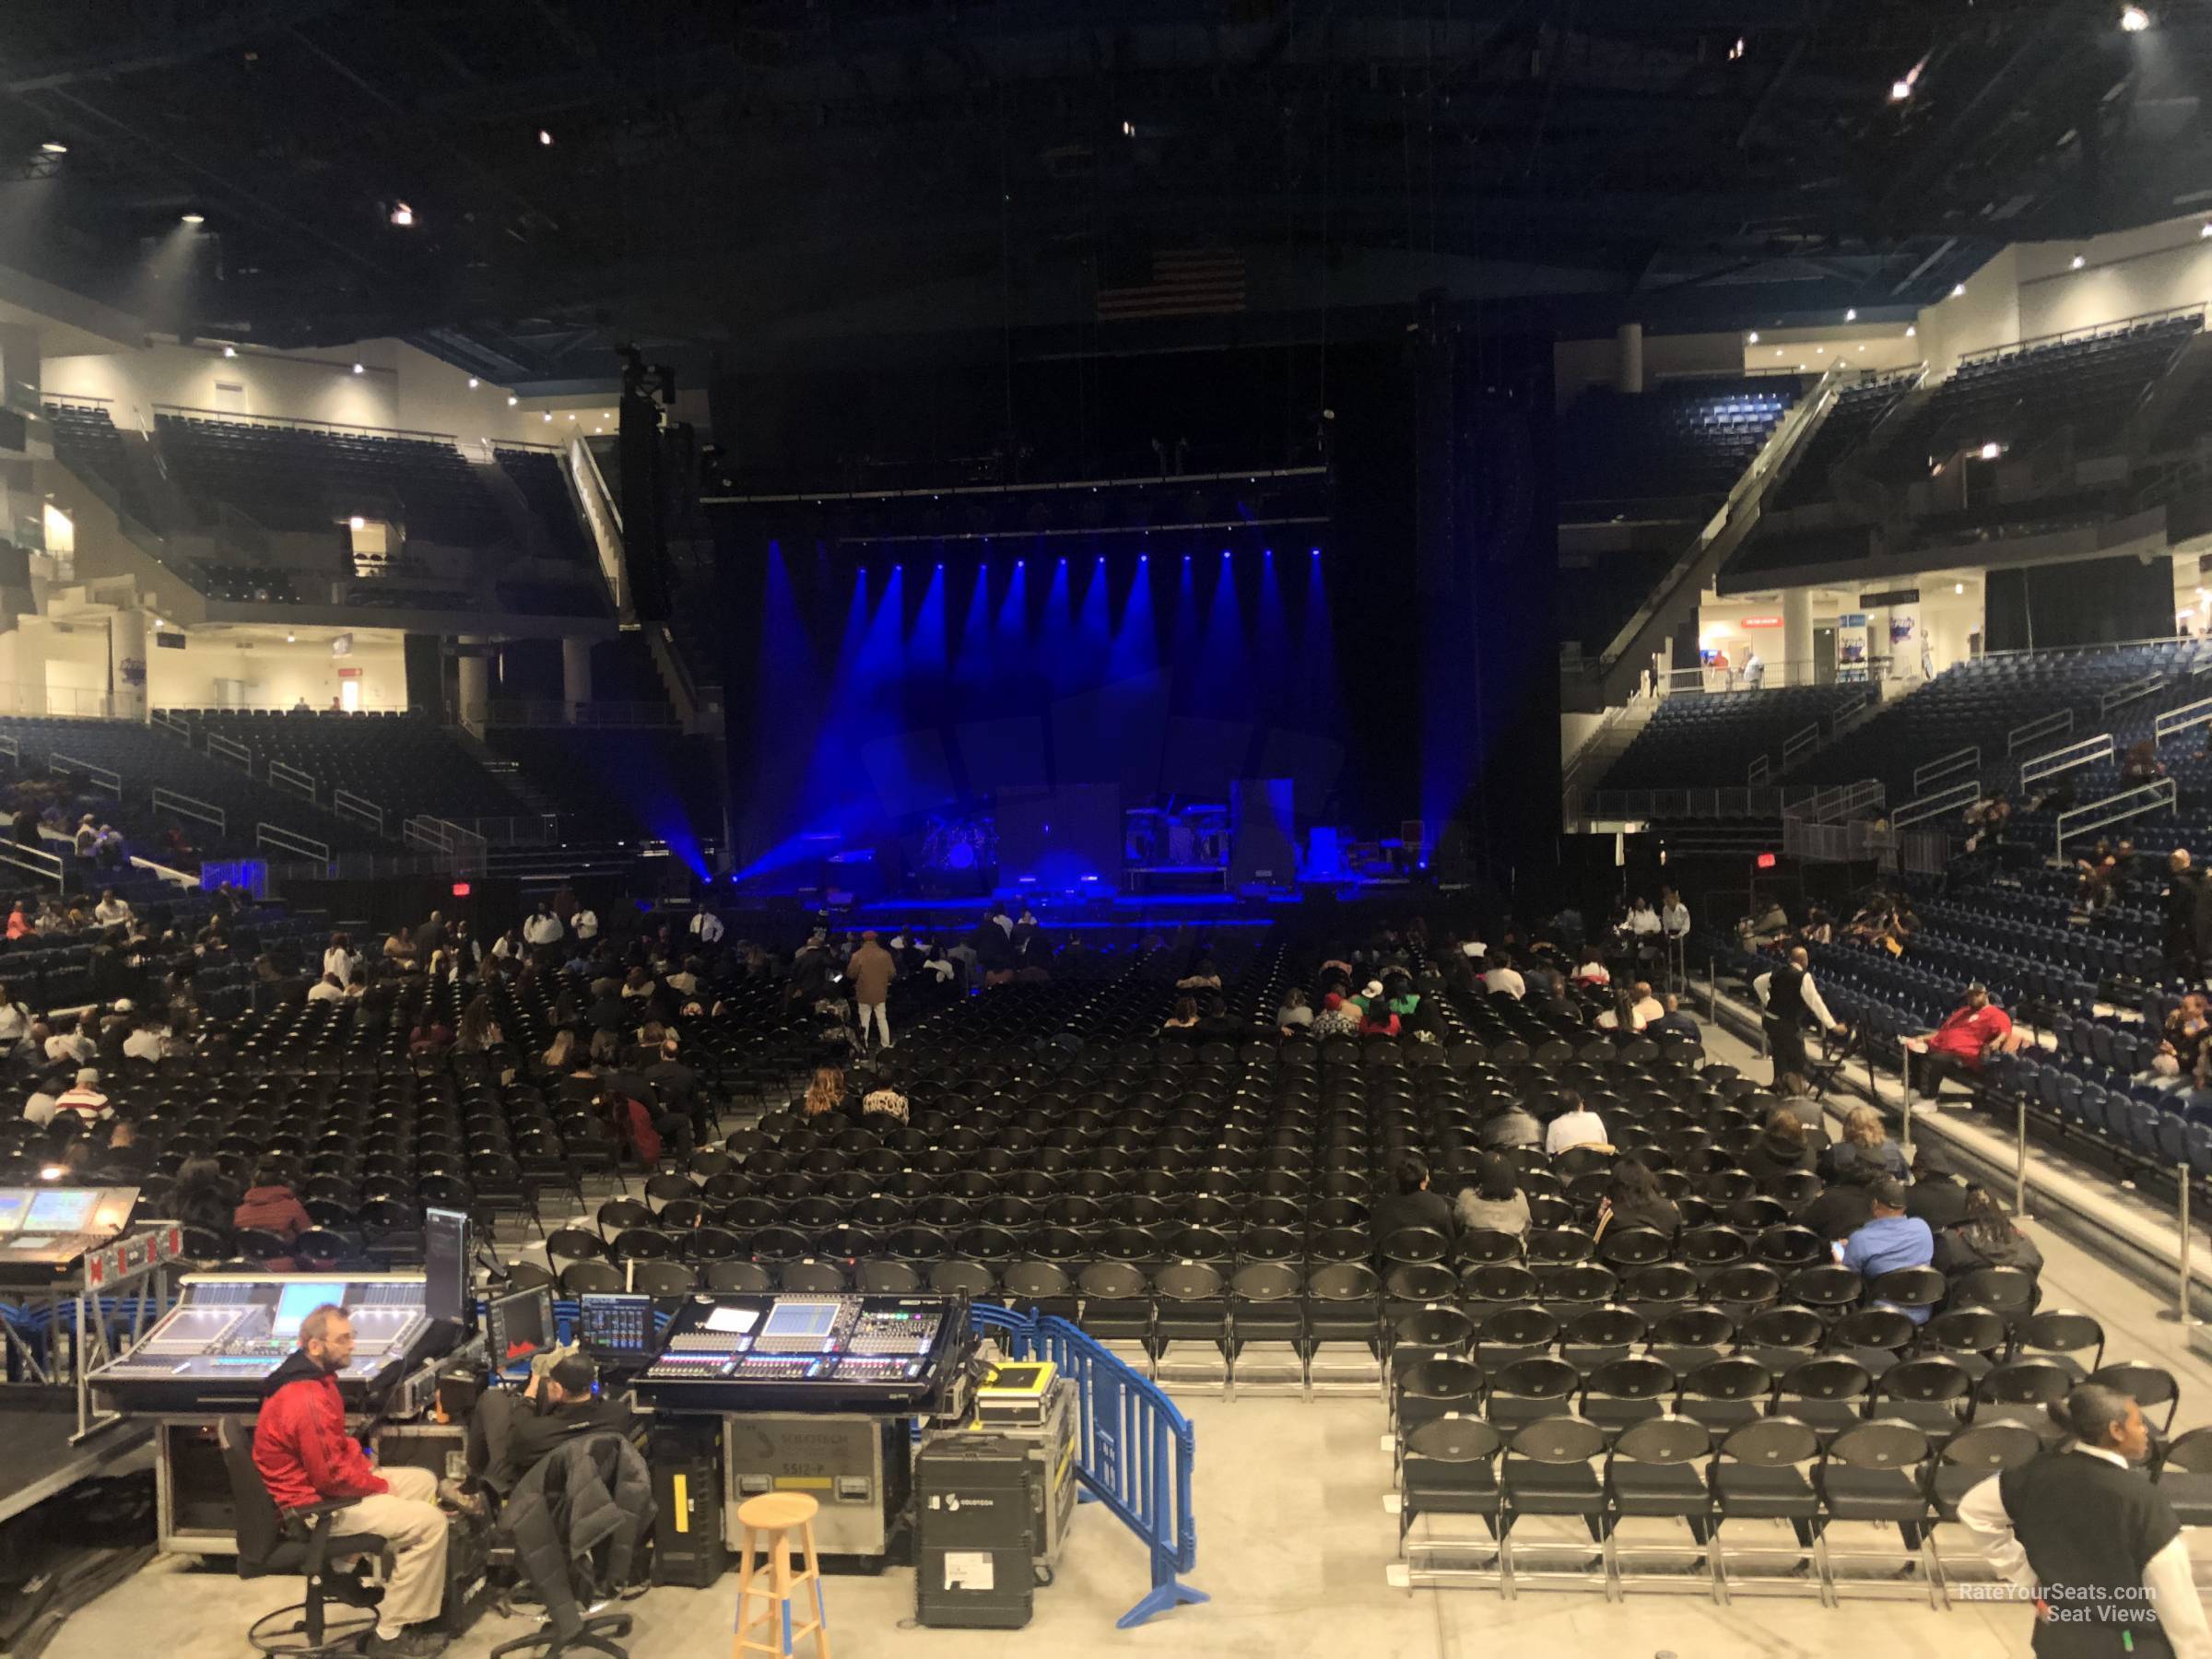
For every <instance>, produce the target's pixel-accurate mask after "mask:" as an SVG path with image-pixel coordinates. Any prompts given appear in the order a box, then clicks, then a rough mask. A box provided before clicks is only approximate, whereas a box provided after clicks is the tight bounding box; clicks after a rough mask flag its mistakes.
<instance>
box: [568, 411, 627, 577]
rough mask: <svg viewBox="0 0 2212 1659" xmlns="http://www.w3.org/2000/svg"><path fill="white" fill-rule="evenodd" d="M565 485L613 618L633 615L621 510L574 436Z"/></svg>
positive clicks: (584, 445)
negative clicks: (594, 551) (580, 512)
mask: <svg viewBox="0 0 2212 1659" xmlns="http://www.w3.org/2000/svg"><path fill="white" fill-rule="evenodd" d="M569 483H570V488H572V489H573V490H574V491H575V492H576V502H577V505H578V506H579V507H581V508H582V510H583V522H584V525H585V527H586V528H587V529H589V530H590V531H591V533H592V546H593V547H595V548H596V549H597V550H598V554H599V573H600V575H601V576H603V577H605V578H606V592H607V596H608V597H609V598H610V599H612V600H613V601H614V604H615V615H616V616H617V617H619V618H625V619H627V618H629V617H630V616H631V615H632V614H633V613H632V611H631V608H630V596H629V560H628V559H625V558H624V556H623V552H622V509H621V507H620V506H619V505H618V504H617V502H616V500H615V496H614V491H612V490H610V489H609V488H607V487H606V476H605V475H604V474H602V473H601V472H600V470H599V458H598V457H597V456H596V455H594V454H593V453H592V446H591V445H590V444H588V443H586V442H585V441H583V435H582V433H578V434H577V435H576V436H575V437H574V438H572V439H571V440H570V441H569Z"/></svg>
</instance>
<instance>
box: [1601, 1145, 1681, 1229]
mask: <svg viewBox="0 0 2212 1659" xmlns="http://www.w3.org/2000/svg"><path fill="white" fill-rule="evenodd" d="M1598 1218H1599V1225H1600V1226H1607V1225H1609V1226H1612V1227H1615V1228H1623V1227H1648V1228H1650V1229H1652V1230H1653V1231H1655V1232H1663V1233H1668V1234H1672V1233H1674V1232H1676V1231H1677V1230H1679V1229H1680V1227H1681V1225H1682V1211H1681V1209H1680V1208H1679V1207H1678V1206H1677V1205H1676V1203H1675V1201H1674V1200H1673V1199H1672V1198H1669V1197H1668V1196H1667V1195H1666V1194H1665V1193H1664V1192H1662V1191H1661V1190H1660V1187H1659V1178H1658V1177H1657V1176H1655V1175H1653V1173H1652V1172H1651V1171H1650V1170H1649V1169H1647V1168H1646V1167H1645V1166H1644V1165H1643V1163H1642V1162H1641V1160H1639V1159H1633V1158H1624V1159H1620V1160H1619V1161H1618V1163H1616V1164H1615V1165H1614V1166H1613V1179H1612V1181H1611V1182H1609V1183H1608V1184H1607V1185H1606V1195H1605V1198H1604V1199H1603V1201H1602V1202H1601V1203H1600V1204H1599V1205H1598Z"/></svg>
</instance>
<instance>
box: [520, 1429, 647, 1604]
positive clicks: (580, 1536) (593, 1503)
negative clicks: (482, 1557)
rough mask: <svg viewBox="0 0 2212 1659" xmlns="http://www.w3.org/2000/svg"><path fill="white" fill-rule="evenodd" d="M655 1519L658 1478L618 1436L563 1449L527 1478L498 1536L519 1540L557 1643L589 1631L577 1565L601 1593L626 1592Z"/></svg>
mask: <svg viewBox="0 0 2212 1659" xmlns="http://www.w3.org/2000/svg"><path fill="white" fill-rule="evenodd" d="M654 1514H655V1511H654V1506H653V1475H652V1472H651V1471H650V1470H649V1469H648V1468H647V1467H646V1465H645V1459H644V1457H643V1456H642V1455H641V1454H640V1453H639V1451H638V1449H637V1447H635V1446H634V1445H632V1444H631V1443H630V1442H629V1440H628V1439H626V1438H625V1437H624V1436H622V1435H620V1434H613V1433H606V1432H599V1433H593V1434H582V1435H577V1436H575V1437H573V1438H571V1439H570V1440H567V1441H563V1442H562V1443H561V1444H559V1446H556V1447H555V1448H554V1449H553V1450H552V1451H551V1452H550V1453H547V1455H546V1456H544V1457H542V1458H540V1459H539V1460H538V1462H537V1465H536V1467H535V1468H533V1469H532V1470H531V1471H530V1472H529V1473H528V1474H527V1475H525V1476H524V1477H523V1478H522V1480H521V1481H520V1483H519V1484H517V1486H516V1487H515V1489H514V1496H513V1497H512V1499H510V1500H508V1503H507V1506H506V1508H505V1509H504V1510H502V1511H501V1512H500V1531H501V1532H503V1533H505V1534H506V1535H508V1536H509V1537H511V1538H512V1539H513V1540H514V1546H515V1552H516V1554H517V1556H518V1557H519V1558H520V1559H521V1562H522V1566H523V1571H524V1572H525V1573H527V1574H528V1575H529V1579H530V1582H531V1583H532V1584H533V1585H535V1587H536V1589H537V1593H538V1594H539V1595H541V1596H542V1597H543V1598H544V1599H545V1606H546V1622H547V1625H548V1626H549V1627H550V1628H551V1629H552V1630H553V1632H554V1634H555V1636H556V1637H557V1638H567V1637H571V1636H573V1635H574V1634H575V1633H576V1632H578V1631H579V1630H582V1628H583V1619H584V1614H583V1612H582V1609H581V1608H580V1607H579V1606H577V1595H576V1589H577V1583H576V1575H575V1571H574V1569H575V1567H576V1566H577V1564H579V1563H584V1564H585V1565H586V1566H587V1567H588V1573H587V1580H588V1582H589V1583H591V1584H592V1585H594V1587H596V1588H599V1589H602V1590H607V1589H616V1588H619V1587H621V1586H624V1585H627V1584H628V1583H629V1581H630V1577H631V1574H632V1570H633V1563H634V1562H635V1561H636V1559H637V1553H638V1546H639V1544H640V1543H641V1541H642V1540H643V1538H644V1537H645V1535H647V1534H648V1533H650V1532H651V1531H652V1530H653V1518H654ZM587 1558H589V1559H588V1561H587Z"/></svg>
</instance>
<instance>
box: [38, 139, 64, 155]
mask: <svg viewBox="0 0 2212 1659" xmlns="http://www.w3.org/2000/svg"><path fill="white" fill-rule="evenodd" d="M39 147H40V148H41V150H44V151H45V152H46V153H47V154H48V155H50V156H65V155H67V154H68V153H69V147H68V146H67V145H65V144H56V143H55V142H54V141H53V139H51V138H49V139H47V140H46V142H45V143H43V144H41V145H40V146H39Z"/></svg>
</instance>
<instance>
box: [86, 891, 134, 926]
mask: <svg viewBox="0 0 2212 1659" xmlns="http://www.w3.org/2000/svg"><path fill="white" fill-rule="evenodd" d="M92 920H93V921H95V922H97V923H99V924H100V925H101V926H102V927H127V926H129V925H130V921H131V907H130V906H129V905H128V904H126V903H124V901H123V900H120V899H118V898H116V897H115V889H114V888H101V889H100V902H99V903H98V904H96V905H94V906H93V907H92Z"/></svg>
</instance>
